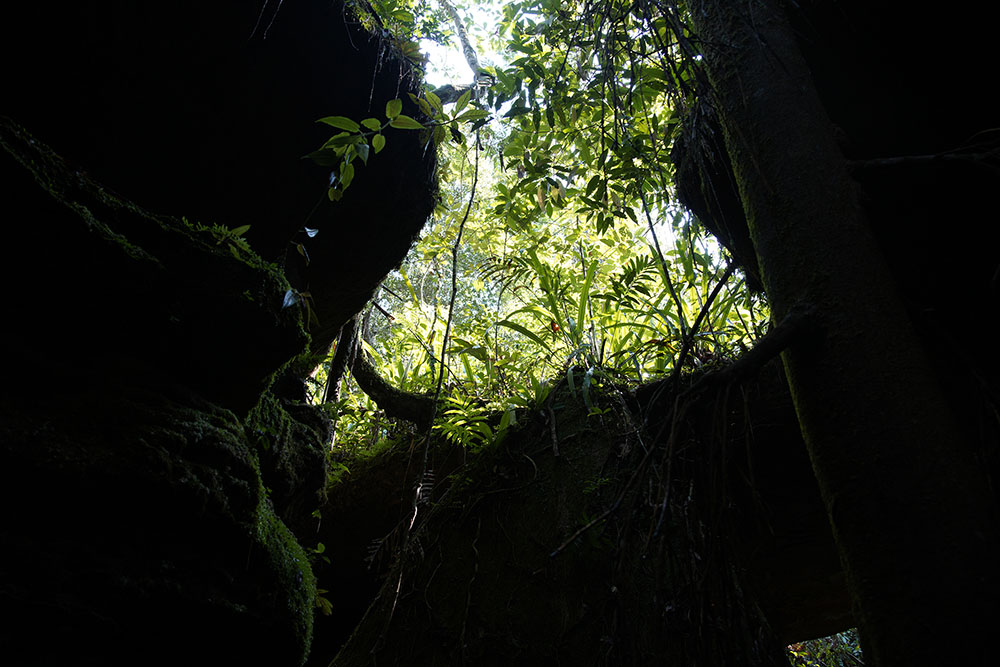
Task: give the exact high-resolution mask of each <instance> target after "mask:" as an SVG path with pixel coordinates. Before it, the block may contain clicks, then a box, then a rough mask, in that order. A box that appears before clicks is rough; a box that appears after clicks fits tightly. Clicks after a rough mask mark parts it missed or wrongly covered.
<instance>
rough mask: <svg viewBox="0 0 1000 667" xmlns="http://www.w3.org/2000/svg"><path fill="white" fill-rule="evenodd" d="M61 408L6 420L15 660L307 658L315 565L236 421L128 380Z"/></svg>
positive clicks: (21, 408) (8, 649)
mask: <svg viewBox="0 0 1000 667" xmlns="http://www.w3.org/2000/svg"><path fill="white" fill-rule="evenodd" d="M58 408H59V409H58V410H51V409H45V410H39V409H33V408H30V407H28V406H25V405H23V404H16V403H7V404H5V405H4V408H3V413H2V415H0V429H2V432H0V443H2V451H0V456H2V458H3V460H4V464H5V465H4V466H3V468H2V473H0V475H2V477H3V479H2V488H3V491H2V493H3V499H2V502H3V505H4V507H6V508H8V510H9V511H8V512H7V514H8V516H9V517H10V520H9V521H6V522H5V524H4V527H3V530H2V531H0V541H2V542H3V548H4V553H5V570H6V573H7V574H12V573H16V574H17V576H5V578H4V588H3V599H4V601H5V606H8V605H10V604H11V602H12V601H14V600H16V601H18V603H19V604H18V606H17V614H16V615H8V618H9V622H7V623H5V624H4V628H3V630H2V632H0V646H2V647H3V649H4V654H5V660H10V662H9V663H8V664H55V663H56V662H59V661H66V662H70V663H74V664H80V663H77V662H76V660H75V656H85V657H86V660H88V661H90V662H86V663H85V664H127V663H129V662H131V663H132V664H134V660H135V656H137V655H143V656H152V657H144V658H143V659H142V662H144V663H146V664H171V661H178V662H183V663H187V664H207V662H202V661H203V660H204V661H207V660H209V659H216V660H219V661H222V662H229V661H230V660H251V661H253V660H256V659H258V658H260V657H261V656H264V657H267V658H268V659H269V660H273V661H274V664H297V663H298V662H301V661H302V660H303V659H304V657H305V655H306V654H307V651H308V647H309V641H310V638H311V632H312V608H313V604H314V595H315V588H314V582H313V575H312V572H311V570H310V567H309V563H308V560H307V558H306V555H305V553H304V552H303V550H302V548H301V547H300V546H299V545H298V543H297V542H296V540H295V538H294V537H293V536H292V534H291V532H290V531H289V530H288V529H287V528H286V527H285V526H284V524H283V523H282V522H281V521H280V519H278V518H277V516H276V514H275V513H274V510H273V508H272V505H271V500H270V498H269V497H268V495H267V493H266V490H265V486H264V482H263V480H262V478H261V475H260V470H259V464H258V457H257V453H256V452H255V451H254V450H253V448H252V447H251V446H250V445H249V444H248V442H247V440H246V438H245V435H244V429H243V426H242V424H241V423H240V420H239V419H238V418H237V417H236V416H235V415H234V414H233V413H232V412H230V411H228V410H224V409H221V408H218V407H217V406H214V405H212V404H209V403H207V402H205V401H203V400H202V399H198V398H196V397H194V396H192V395H189V394H183V393H176V394H175V395H172V396H165V395H163V394H159V393H157V394H153V393H150V392H149V391H148V390H143V389H135V388H126V387H123V388H122V391H121V392H120V393H118V394H117V395H112V394H110V393H105V394H103V395H101V396H94V395H88V394H80V395H75V396H72V397H67V399H65V400H62V401H60V403H59V404H58ZM8 608H9V607H8ZM255 636H256V637H258V640H257V641H252V640H251V638H253V637H255ZM52 637H59V638H60V639H59V641H58V642H53V641H52V640H51V638H52ZM178 638H180V639H178ZM196 647H202V648H200V649H199V648H196Z"/></svg>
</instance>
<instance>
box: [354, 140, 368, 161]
mask: <svg viewBox="0 0 1000 667" xmlns="http://www.w3.org/2000/svg"><path fill="white" fill-rule="evenodd" d="M354 150H356V151H357V152H358V157H359V158H361V161H362V162H364V163H365V164H368V144H358V145H357V146H355V147H354Z"/></svg>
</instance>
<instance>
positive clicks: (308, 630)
mask: <svg viewBox="0 0 1000 667" xmlns="http://www.w3.org/2000/svg"><path fill="white" fill-rule="evenodd" d="M256 538H257V540H258V542H259V544H260V547H261V551H262V552H263V553H265V554H267V555H268V557H269V558H270V559H271V563H270V566H271V568H272V569H273V570H274V571H275V572H277V573H278V577H279V582H278V584H279V590H282V591H284V592H285V593H286V594H287V597H286V605H287V607H286V609H285V610H283V611H285V612H287V614H288V618H289V620H290V621H291V623H292V627H293V628H294V631H295V636H294V638H293V640H294V642H295V643H296V644H297V645H298V646H299V647H301V656H302V659H301V661H300V663H299V664H302V663H304V662H305V660H306V658H307V657H308V656H309V648H310V646H311V645H312V633H313V614H314V609H315V607H316V578H315V576H314V575H313V571H312V568H311V567H310V565H309V558H308V556H307V555H306V552H305V550H304V549H303V548H302V546H301V545H300V544H299V543H298V541H297V540H296V539H295V536H294V535H292V531H290V530H289V529H288V527H287V526H285V524H284V523H283V522H282V521H281V519H279V518H278V517H277V515H275V513H274V509H273V507H272V506H271V502H270V500H269V499H268V498H267V493H266V492H265V490H264V485H263V482H261V486H260V504H259V505H258V506H257V531H256Z"/></svg>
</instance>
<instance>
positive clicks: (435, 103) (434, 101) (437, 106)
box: [425, 90, 444, 113]
mask: <svg viewBox="0 0 1000 667" xmlns="http://www.w3.org/2000/svg"><path fill="white" fill-rule="evenodd" d="M425 96H426V97H427V101H428V102H429V103H430V105H431V107H432V108H433V109H434V110H435V111H436V112H437V113H441V112H442V111H444V106H443V105H442V104H441V98H440V97H438V96H437V95H435V94H434V91H432V90H428V91H427V92H426V93H425Z"/></svg>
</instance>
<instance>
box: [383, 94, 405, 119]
mask: <svg viewBox="0 0 1000 667" xmlns="http://www.w3.org/2000/svg"><path fill="white" fill-rule="evenodd" d="M402 110H403V100H401V99H398V98H397V99H395V100H389V101H388V102H386V103H385V117H386V118H388V119H389V120H392V119H393V118H395V117H396V116H398V115H399V114H400V112H402Z"/></svg>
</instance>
